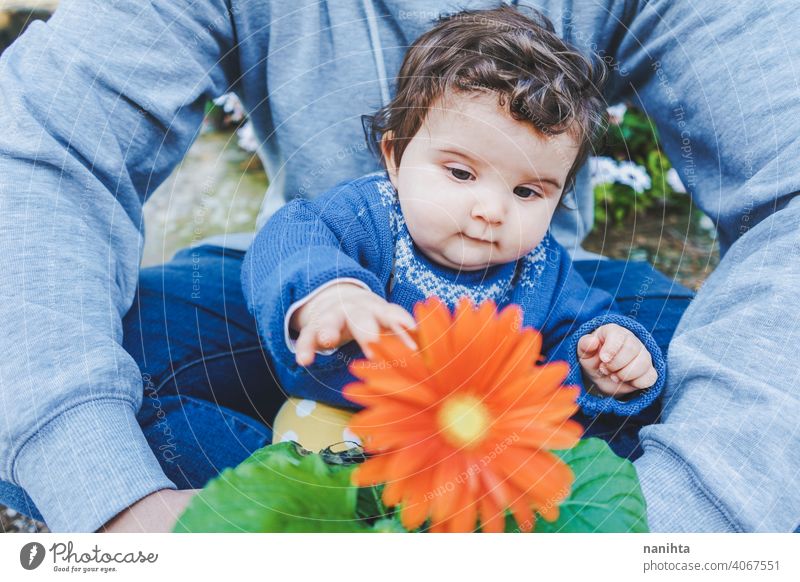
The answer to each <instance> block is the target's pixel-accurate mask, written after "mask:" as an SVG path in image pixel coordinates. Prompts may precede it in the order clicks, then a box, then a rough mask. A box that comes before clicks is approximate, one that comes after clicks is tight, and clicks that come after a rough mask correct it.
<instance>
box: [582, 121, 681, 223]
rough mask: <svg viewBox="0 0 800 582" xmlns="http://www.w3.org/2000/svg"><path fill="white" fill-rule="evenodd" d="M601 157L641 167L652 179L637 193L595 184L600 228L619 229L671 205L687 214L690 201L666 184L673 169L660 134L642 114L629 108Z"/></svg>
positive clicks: (611, 132)
mask: <svg viewBox="0 0 800 582" xmlns="http://www.w3.org/2000/svg"><path fill="white" fill-rule="evenodd" d="M600 155H601V156H605V157H609V158H612V159H614V160H616V161H617V162H632V163H633V164H636V165H638V166H640V167H642V168H643V169H644V170H645V171H646V172H647V174H648V175H649V176H650V181H651V185H650V187H649V188H646V189H645V190H644V191H642V192H636V191H635V190H634V188H633V187H631V186H630V185H628V184H624V183H621V182H618V181H614V180H610V181H607V182H604V183H596V182H595V186H594V197H595V221H596V222H597V223H598V224H604V223H611V224H615V225H618V226H619V225H621V224H623V223H624V222H625V221H626V220H629V219H630V218H632V217H633V216H634V215H637V214H645V213H646V212H647V210H648V209H650V208H652V207H654V206H661V207H663V206H665V205H669V206H671V207H679V208H681V209H682V210H684V211H688V206H689V203H690V201H689V197H688V196H687V195H686V194H683V193H680V192H676V191H675V190H674V189H673V188H672V187H670V185H669V183H668V182H667V172H669V170H670V169H671V168H672V166H671V164H670V162H669V159H667V156H666V155H665V154H664V152H663V151H662V149H661V145H660V144H659V138H658V130H657V128H656V126H655V125H654V124H653V122H652V121H651V120H650V119H649V118H648V117H647V116H646V115H645V114H644V113H642V112H641V111H639V110H637V109H633V108H628V110H627V111H626V112H625V114H624V116H623V118H622V121H621V122H620V123H619V124H618V125H617V124H615V123H611V124H610V125H609V129H608V133H607V135H606V143H605V144H604V147H603V149H602V151H601V152H600Z"/></svg>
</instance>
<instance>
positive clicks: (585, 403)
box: [566, 314, 667, 416]
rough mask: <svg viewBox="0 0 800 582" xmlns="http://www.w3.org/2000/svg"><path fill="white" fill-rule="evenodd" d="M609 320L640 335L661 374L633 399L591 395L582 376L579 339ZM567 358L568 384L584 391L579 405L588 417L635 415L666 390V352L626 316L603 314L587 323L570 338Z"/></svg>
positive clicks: (638, 324)
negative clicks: (579, 360)
mask: <svg viewBox="0 0 800 582" xmlns="http://www.w3.org/2000/svg"><path fill="white" fill-rule="evenodd" d="M609 323H615V324H617V325H619V326H622V327H624V328H627V329H629V330H630V331H632V332H633V333H634V335H636V337H637V338H639V341H641V342H642V343H643V344H644V346H645V347H646V348H647V350H648V351H649V352H650V357H651V358H652V359H653V367H654V368H655V369H656V372H657V373H658V379H657V380H656V382H655V384H653V385H652V386H650V388H646V389H644V390H641V391H640V392H637V393H636V394H638V396H636V397H634V398H631V399H630V400H625V401H622V400H617V399H616V398H614V397H611V396H596V395H594V394H589V392H588V391H587V390H586V386H584V383H583V381H582V378H581V366H580V363H579V362H578V341H579V340H580V339H581V338H582V337H583V336H584V335H587V334H590V333H592V332H593V331H594V330H596V329H597V328H598V327H600V326H603V325H606V324H609ZM567 357H568V358H569V360H568V361H569V369H570V373H569V376H568V377H567V381H566V383H569V384H573V385H576V386H580V387H581V394H580V396H578V405H579V406H580V407H581V410H583V412H584V413H586V414H587V415H589V416H596V415H598V414H615V415H617V416H635V415H637V414H639V413H640V412H642V411H643V410H644V409H645V408H647V407H648V406H650V405H651V404H653V403H654V402H655V401H656V399H657V398H658V397H659V396H660V395H661V391H662V390H663V389H664V381H665V379H666V368H667V366H666V362H665V360H664V355H663V354H662V353H661V348H659V347H658V344H656V341H655V339H653V336H652V335H651V334H650V332H648V331H647V330H646V329H645V328H644V327H642V325H641V324H640V323H638V322H636V321H634V320H633V319H631V318H629V317H625V316H623V315H617V314H609V315H600V316H598V317H595V318H594V319H591V320H590V321H587V322H586V323H584V324H583V325H582V326H580V327H579V328H578V330H577V331H576V332H575V333H574V334H573V335H572V337H571V338H570V342H569V347H568V349H567Z"/></svg>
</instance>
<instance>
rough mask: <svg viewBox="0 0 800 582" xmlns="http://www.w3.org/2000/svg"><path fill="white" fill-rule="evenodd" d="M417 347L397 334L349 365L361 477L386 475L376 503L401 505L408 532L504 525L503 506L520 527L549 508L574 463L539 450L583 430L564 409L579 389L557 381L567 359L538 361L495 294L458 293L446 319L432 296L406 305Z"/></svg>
mask: <svg viewBox="0 0 800 582" xmlns="http://www.w3.org/2000/svg"><path fill="white" fill-rule="evenodd" d="M414 316H415V318H416V320H417V329H416V330H415V333H414V336H415V340H416V342H417V346H418V348H419V349H418V350H417V351H413V350H411V349H409V348H408V347H406V345H405V344H404V343H403V342H402V341H401V340H400V339H399V338H398V337H397V336H394V335H387V336H382V338H381V339H380V341H378V342H376V343H375V344H372V346H371V347H372V349H373V350H374V352H375V358H374V359H373V360H358V361H357V362H354V363H353V364H351V366H350V371H351V372H352V373H353V375H354V376H356V377H357V378H359V380H361V381H360V382H353V383H351V384H348V385H347V386H346V387H345V389H344V394H345V396H346V397H347V398H349V399H350V400H352V401H353V402H355V403H357V404H360V405H362V406H364V407H365V409H364V410H361V411H360V412H358V413H356V414H355V416H354V417H353V418H352V419H351V422H350V429H351V430H353V431H354V432H355V433H356V434H358V435H359V436H360V437H361V438H362V441H363V443H364V447H365V448H366V450H367V452H369V453H372V454H373V456H371V457H370V458H369V459H367V461H366V462H365V463H364V464H362V465H361V466H359V467H358V468H357V469H356V471H354V474H353V479H354V482H355V483H356V484H357V485H359V486H367V485H373V484H376V483H386V486H385V488H384V490H383V501H384V503H385V504H386V505H388V506H394V505H397V504H402V507H401V510H400V519H401V521H402V523H403V525H404V526H405V527H406V528H407V529H414V528H417V527H419V526H420V525H422V524H423V523H424V522H425V520H426V519H427V518H430V519H431V531H449V532H466V531H473V530H474V529H475V527H476V525H477V523H478V521H480V527H481V529H482V530H483V531H490V532H500V531H503V530H504V523H505V519H504V512H505V510H506V509H509V510H510V511H511V512H512V513H513V515H514V517H515V518H516V520H517V523H518V524H519V526H520V529H521V530H523V531H529V530H531V529H532V528H533V526H534V513H533V512H534V511H536V512H538V513H539V514H540V515H541V516H542V517H544V518H545V519H547V520H550V521H552V520H555V519H556V518H557V517H558V504H559V503H560V502H561V501H563V500H564V498H566V497H567V495H568V494H569V490H570V487H571V486H572V482H573V474H572V470H571V469H570V468H569V467H568V466H567V465H566V464H565V463H563V462H562V461H561V460H560V459H559V458H558V457H556V456H555V455H553V454H552V453H550V452H548V449H567V448H571V447H573V446H574V445H575V444H576V443H577V442H578V440H579V438H580V435H581V432H582V428H581V426H580V425H579V424H578V423H577V422H575V421H573V420H569V417H570V416H572V414H574V412H575V411H576V410H577V405H576V404H575V400H576V398H577V396H578V392H579V389H578V388H577V387H575V386H569V387H564V386H562V382H563V381H564V379H565V378H566V376H567V372H568V365H567V364H566V363H565V362H554V363H549V364H545V365H539V352H540V350H541V345H542V340H541V336H540V334H539V333H538V332H537V331H535V330H533V329H532V328H522V310H521V309H520V307H518V306H516V305H513V306H509V307H506V308H505V309H504V310H503V311H502V312H500V313H499V314H497V313H496V306H495V304H494V302H492V301H485V302H484V303H482V304H481V305H480V306H479V307H477V308H476V307H475V306H474V305H473V303H472V302H471V301H470V300H469V299H467V298H466V297H465V298H462V300H461V301H460V302H459V304H458V306H457V308H456V312H455V316H454V317H453V316H451V314H450V311H449V310H448V309H447V307H446V306H445V305H443V304H442V303H441V301H439V300H438V299H437V298H431V299H429V300H427V301H426V302H424V303H423V302H420V303H418V304H417V305H416V306H415V307H414Z"/></svg>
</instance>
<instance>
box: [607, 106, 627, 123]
mask: <svg viewBox="0 0 800 582" xmlns="http://www.w3.org/2000/svg"><path fill="white" fill-rule="evenodd" d="M627 110H628V106H627V105H625V104H624V103H617V104H616V105H612V106H611V107H607V108H606V111H607V112H608V118H609V121H611V123H614V124H616V125H619V124H620V123H622V119H623V118H624V117H625V112H626V111H627Z"/></svg>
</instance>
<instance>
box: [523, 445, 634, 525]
mask: <svg viewBox="0 0 800 582" xmlns="http://www.w3.org/2000/svg"><path fill="white" fill-rule="evenodd" d="M555 453H556V454H557V455H558V456H560V457H561V459H562V460H563V461H564V462H565V463H567V464H568V465H569V466H570V467H571V468H572V472H573V473H574V474H575V483H574V484H573V485H572V491H571V492H570V495H569V497H568V498H567V499H566V500H564V502H563V503H562V504H561V505H560V506H559V516H558V519H557V520H556V521H555V522H552V523H551V522H548V521H545V520H544V519H541V518H540V519H538V520H537V521H536V531H537V532H566V533H575V532H646V531H648V527H647V507H646V505H645V501H644V496H643V495H642V489H641V487H640V486H639V478H638V476H637V475H636V470H635V469H634V467H633V463H631V462H630V461H628V460H627V459H622V458H620V457H618V456H617V455H615V454H614V453H613V451H612V450H611V449H610V448H609V446H608V444H607V443H606V442H605V441H603V440H600V439H596V438H592V439H586V440H582V441H581V442H580V443H579V444H578V446H576V447H575V448H573V449H570V450H568V451H555Z"/></svg>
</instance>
